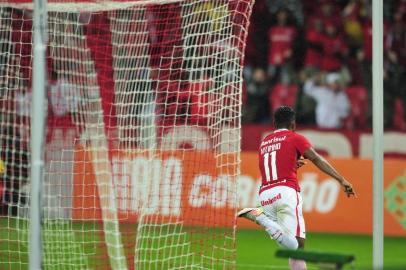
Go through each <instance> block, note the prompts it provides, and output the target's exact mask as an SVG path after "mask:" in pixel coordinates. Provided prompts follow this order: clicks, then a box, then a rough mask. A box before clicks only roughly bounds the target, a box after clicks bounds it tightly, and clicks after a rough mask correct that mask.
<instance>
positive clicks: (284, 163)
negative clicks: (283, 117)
mask: <svg viewBox="0 0 406 270" xmlns="http://www.w3.org/2000/svg"><path fill="white" fill-rule="evenodd" d="M310 147H311V144H310V143H309V141H308V140H307V139H306V138H305V137H303V136H302V135H299V134H297V133H295V132H293V131H290V130H287V129H279V130H276V131H275V132H274V133H271V134H269V135H268V136H266V137H265V138H264V139H263V140H262V142H261V145H260V147H259V169H260V171H261V176H262V185H261V189H260V191H259V192H260V193H261V192H262V191H264V190H266V189H268V188H271V187H274V186H279V185H283V186H288V187H291V188H294V189H296V190H297V191H300V187H299V183H298V180H297V160H298V159H299V158H300V156H302V155H303V154H304V152H305V151H306V150H307V149H309V148H310Z"/></svg>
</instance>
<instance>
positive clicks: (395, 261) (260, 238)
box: [237, 229, 406, 270]
mask: <svg viewBox="0 0 406 270" xmlns="http://www.w3.org/2000/svg"><path fill="white" fill-rule="evenodd" d="M306 238H307V239H306V246H305V248H306V249H308V250H315V251H325V252H337V253H343V254H354V255H355V257H356V259H355V263H354V265H353V269H357V270H358V269H360V270H370V269H372V237H371V236H362V235H349V234H324V233H308V234H307V236H306ZM384 246H385V252H384V261H385V269H390V270H406V237H403V238H402V237H385V243H384ZM276 249H278V246H277V245H276V243H274V242H273V241H272V240H271V239H269V238H267V237H266V233H265V232H263V231H258V230H243V229H239V230H238V232H237V269H238V270H243V269H244V270H260V269H264V270H265V269H281V270H282V269H289V268H288V264H287V260H286V259H279V258H275V257H274V254H275V251H276ZM308 268H309V269H317V268H316V267H315V265H314V264H308ZM345 269H352V268H351V267H347V268H345Z"/></svg>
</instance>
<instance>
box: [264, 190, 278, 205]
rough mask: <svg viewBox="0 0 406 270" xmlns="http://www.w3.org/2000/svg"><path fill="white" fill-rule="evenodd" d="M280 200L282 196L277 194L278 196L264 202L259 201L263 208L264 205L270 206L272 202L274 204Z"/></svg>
mask: <svg viewBox="0 0 406 270" xmlns="http://www.w3.org/2000/svg"><path fill="white" fill-rule="evenodd" d="M281 198H282V195H281V194H280V193H278V195H276V196H274V197H272V198H270V199H268V200H266V201H261V205H262V206H265V205H271V204H273V203H274V202H276V201H277V200H280V199H281Z"/></svg>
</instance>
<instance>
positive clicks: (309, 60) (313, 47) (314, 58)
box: [304, 19, 323, 70]
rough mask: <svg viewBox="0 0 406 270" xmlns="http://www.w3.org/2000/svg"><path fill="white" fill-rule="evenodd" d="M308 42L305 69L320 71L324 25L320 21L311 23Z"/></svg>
mask: <svg viewBox="0 0 406 270" xmlns="http://www.w3.org/2000/svg"><path fill="white" fill-rule="evenodd" d="M306 42H307V50H306V58H305V63H304V65H305V68H306V69H311V70H319V69H320V64H321V59H322V53H323V25H322V22H321V20H320V19H314V20H312V21H311V22H310V23H309V26H308V29H307V31H306Z"/></svg>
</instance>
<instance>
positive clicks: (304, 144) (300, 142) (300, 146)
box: [295, 134, 312, 155]
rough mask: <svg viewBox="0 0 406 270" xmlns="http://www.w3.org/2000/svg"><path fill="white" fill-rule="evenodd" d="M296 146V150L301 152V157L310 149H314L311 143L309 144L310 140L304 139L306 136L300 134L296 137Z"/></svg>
mask: <svg viewBox="0 0 406 270" xmlns="http://www.w3.org/2000/svg"><path fill="white" fill-rule="evenodd" d="M295 146H296V149H297V150H298V151H299V153H300V154H301V155H303V154H304V152H305V151H306V150H307V149H309V148H311V147H312V145H311V143H310V142H309V140H308V139H306V137H304V136H302V135H300V134H296V136H295Z"/></svg>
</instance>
